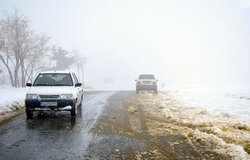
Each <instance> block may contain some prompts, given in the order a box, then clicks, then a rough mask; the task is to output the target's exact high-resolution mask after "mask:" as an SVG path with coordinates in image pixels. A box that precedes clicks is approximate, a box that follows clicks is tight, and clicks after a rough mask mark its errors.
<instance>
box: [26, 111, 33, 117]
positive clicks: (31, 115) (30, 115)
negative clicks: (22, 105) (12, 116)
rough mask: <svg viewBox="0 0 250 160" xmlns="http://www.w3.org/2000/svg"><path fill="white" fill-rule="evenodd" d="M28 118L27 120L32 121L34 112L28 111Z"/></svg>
mask: <svg viewBox="0 0 250 160" xmlns="http://www.w3.org/2000/svg"><path fill="white" fill-rule="evenodd" d="M26 116H27V119H32V118H33V111H30V110H27V109H26Z"/></svg>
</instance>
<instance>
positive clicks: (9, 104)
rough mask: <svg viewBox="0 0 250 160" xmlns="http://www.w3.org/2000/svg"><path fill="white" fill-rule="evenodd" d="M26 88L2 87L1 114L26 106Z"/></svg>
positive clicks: (0, 95)
mask: <svg viewBox="0 0 250 160" xmlns="http://www.w3.org/2000/svg"><path fill="white" fill-rule="evenodd" d="M25 93H26V88H13V87H9V86H0V114H3V113H5V112H9V111H13V110H16V109H17V108H18V107H21V106H23V105H24V98H25Z"/></svg>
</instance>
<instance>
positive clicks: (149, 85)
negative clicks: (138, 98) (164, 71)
mask: <svg viewBox="0 0 250 160" xmlns="http://www.w3.org/2000/svg"><path fill="white" fill-rule="evenodd" d="M135 81H136V93H137V94H138V93H139V91H141V90H153V91H154V92H155V93H157V81H158V80H156V79H155V76H154V75H153V74H141V75H140V76H139V78H138V80H137V79H136V80H135Z"/></svg>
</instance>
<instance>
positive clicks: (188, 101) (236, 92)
mask: <svg viewBox="0 0 250 160" xmlns="http://www.w3.org/2000/svg"><path fill="white" fill-rule="evenodd" d="M168 93H170V95H171V96H173V97H174V98H176V99H177V100H179V101H181V102H183V103H184V104H185V105H187V106H190V107H198V108H202V109H204V110H206V111H207V112H208V113H210V114H212V115H217V116H227V117H229V118H233V119H239V120H242V121H250V84H210V85H192V86H191V85H190V86H181V87H180V86H175V87H172V88H169V89H168Z"/></svg>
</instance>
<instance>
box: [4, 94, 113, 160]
mask: <svg viewBox="0 0 250 160" xmlns="http://www.w3.org/2000/svg"><path fill="white" fill-rule="evenodd" d="M113 94H114V92H95V93H86V94H85V95H84V99H83V104H82V109H81V111H80V110H79V112H78V114H77V117H76V119H75V120H74V119H71V117H70V113H69V112H55V113H43V114H37V115H36V116H35V117H34V119H33V120H26V115H25V114H23V115H21V116H18V117H16V118H14V119H13V120H12V121H10V122H8V123H6V124H4V125H2V126H0V155H1V156H0V159H2V160H14V159H25V160H29V159H85V158H83V154H84V151H85V150H86V147H87V146H88V144H89V142H90V140H91V139H92V138H93V136H92V135H91V133H90V129H91V127H93V125H94V124H95V122H96V120H97V119H98V117H99V116H100V115H101V113H102V110H103V109H104V107H105V105H107V104H108V98H109V97H110V96H112V95H113Z"/></svg>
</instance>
